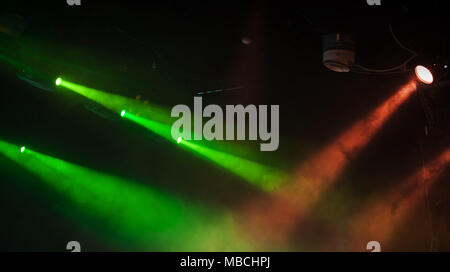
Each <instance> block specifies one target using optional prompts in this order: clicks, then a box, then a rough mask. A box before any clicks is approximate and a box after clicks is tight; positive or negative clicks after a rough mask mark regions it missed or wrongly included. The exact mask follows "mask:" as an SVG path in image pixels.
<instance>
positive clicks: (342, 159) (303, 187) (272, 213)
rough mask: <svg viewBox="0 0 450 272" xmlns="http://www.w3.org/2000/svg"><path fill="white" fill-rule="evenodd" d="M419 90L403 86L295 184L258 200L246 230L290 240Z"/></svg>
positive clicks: (247, 215) (303, 170) (302, 170)
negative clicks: (348, 167) (353, 161)
mask: <svg viewBox="0 0 450 272" xmlns="http://www.w3.org/2000/svg"><path fill="white" fill-rule="evenodd" d="M414 90H416V84H415V83H414V81H412V82H410V83H408V84H406V85H405V86H403V87H402V88H401V89H400V90H399V91H397V92H396V93H395V94H394V95H393V96H391V97H390V98H389V99H388V100H386V101H385V102H384V103H383V104H381V105H380V106H378V107H377V108H376V109H375V110H374V111H372V112H371V113H369V115H368V116H366V117H365V118H364V119H362V120H360V121H358V122H357V123H355V124H354V125H353V126H351V127H350V128H349V129H347V130H346V131H344V132H343V133H342V134H341V135H339V136H338V137H337V138H336V139H335V140H334V141H333V142H332V143H331V144H329V145H328V146H326V147H325V148H324V149H322V150H321V151H320V152H319V153H317V154H316V155H315V156H313V157H312V158H311V159H310V160H309V161H307V162H306V163H303V164H302V165H300V166H299V168H298V169H297V172H296V174H295V176H294V177H293V178H292V179H293V180H292V182H291V183H290V184H288V185H287V186H286V187H284V188H281V189H280V190H279V191H277V192H275V193H274V194H273V195H271V196H268V197H265V198H262V199H258V200H256V201H254V202H252V203H251V204H250V206H248V207H247V208H246V210H245V211H244V213H243V220H245V222H246V224H247V225H246V228H249V229H251V232H252V233H255V234H257V235H258V237H259V238H258V239H260V240H261V236H263V237H266V238H267V239H268V241H267V242H269V240H270V239H272V241H270V242H272V243H273V242H274V241H273V240H275V241H279V242H282V241H284V240H286V239H288V238H289V234H290V232H291V231H293V229H294V228H295V227H296V226H298V225H299V223H301V219H303V218H304V217H305V215H306V214H307V212H308V211H310V209H311V208H312V206H313V205H314V204H316V203H317V201H319V200H320V197H321V194H322V193H323V192H324V191H326V190H327V189H328V188H329V186H330V185H331V184H332V183H333V181H335V180H336V179H337V178H338V176H339V175H340V174H341V173H342V171H343V170H344V168H345V166H346V165H347V163H348V161H349V157H353V156H355V155H356V154H357V153H358V152H359V151H360V150H361V149H362V148H363V147H364V146H365V145H367V143H368V142H369V141H370V139H371V138H372V137H373V135H374V134H375V133H376V132H377V131H378V130H379V129H380V128H381V126H382V125H383V124H384V123H385V122H386V120H387V119H388V118H389V116H391V115H392V113H393V112H394V111H395V110H396V109H397V108H398V107H399V106H400V105H401V104H402V103H403V102H404V101H405V100H406V99H407V98H408V97H409V96H410V95H411V93H412V92H413V91H414Z"/></svg>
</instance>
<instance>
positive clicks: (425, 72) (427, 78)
mask: <svg viewBox="0 0 450 272" xmlns="http://www.w3.org/2000/svg"><path fill="white" fill-rule="evenodd" d="M414 71H415V72H416V76H417V78H418V79H419V80H420V81H421V82H423V83H425V84H431V83H433V74H432V73H431V71H430V70H429V69H428V68H426V67H424V66H422V65H418V66H416V69H414Z"/></svg>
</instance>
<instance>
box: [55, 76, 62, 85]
mask: <svg viewBox="0 0 450 272" xmlns="http://www.w3.org/2000/svg"><path fill="white" fill-rule="evenodd" d="M55 84H56V86H59V85H60V84H61V78H60V77H58V78H57V79H56V81H55Z"/></svg>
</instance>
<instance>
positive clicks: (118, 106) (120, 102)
mask: <svg viewBox="0 0 450 272" xmlns="http://www.w3.org/2000/svg"><path fill="white" fill-rule="evenodd" d="M55 84H56V85H57V86H60V87H64V88H66V89H69V90H71V91H74V92H76V93H78V94H80V95H82V96H84V97H86V98H88V99H91V100H93V101H95V102H97V103H99V104H100V105H103V106H104V107H106V108H108V109H110V110H111V111H113V112H116V113H118V114H119V113H120V112H121V111H122V110H126V112H128V113H134V114H139V115H140V116H143V117H147V118H151V119H152V120H157V121H159V122H163V123H170V122H171V119H170V112H168V111H167V110H166V109H164V108H162V107H159V106H157V105H154V104H151V103H147V104H145V103H143V102H141V101H138V100H135V99H131V98H127V97H123V96H120V95H117V94H111V93H107V92H104V91H100V90H97V89H93V88H89V87H86V86H83V85H80V84H77V83H73V82H70V81H67V80H65V79H63V78H60V77H59V78H57V79H56V81H55Z"/></svg>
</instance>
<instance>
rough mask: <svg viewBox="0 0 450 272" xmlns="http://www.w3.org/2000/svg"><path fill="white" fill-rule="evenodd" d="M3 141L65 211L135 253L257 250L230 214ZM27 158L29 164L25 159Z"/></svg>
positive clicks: (4, 150) (0, 146) (2, 149)
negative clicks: (22, 151) (59, 199)
mask: <svg viewBox="0 0 450 272" xmlns="http://www.w3.org/2000/svg"><path fill="white" fill-rule="evenodd" d="M19 149H20V147H19V146H16V145H13V144H10V143H7V142H3V141H0V154H3V155H4V156H5V157H6V158H8V159H10V160H11V161H13V162H15V163H17V164H18V165H19V166H21V167H23V168H24V169H26V170H27V171H28V172H29V173H31V174H33V175H34V176H36V177H38V178H36V180H41V181H42V182H43V183H44V184H45V185H47V186H49V187H51V188H52V189H54V191H55V193H58V194H61V195H62V196H64V200H65V201H67V204H64V205H61V203H59V202H58V206H63V207H62V208H61V209H60V211H61V212H63V213H65V214H66V215H67V216H68V217H69V218H71V219H72V218H75V219H73V220H77V221H76V222H78V223H80V224H81V225H82V226H88V227H90V230H92V231H95V233H96V234H97V235H98V236H100V237H101V238H102V239H107V240H108V242H109V243H112V244H114V245H118V246H121V248H129V249H130V250H133V251H136V250H143V251H148V250H157V251H242V250H245V251H246V250H252V249H253V246H252V245H250V243H249V241H247V240H245V239H244V238H243V237H242V236H241V233H238V232H237V231H236V230H235V227H234V220H233V216H232V214H231V213H230V212H229V211H227V210H224V209H220V208H211V207H202V206H200V205H197V204H192V203H190V202H188V201H187V200H185V199H182V198H180V197H175V196H173V195H170V194H167V193H165V192H163V191H162V190H159V189H156V188H152V187H151V186H148V185H144V184H141V183H137V182H134V181H130V180H127V179H124V178H120V177H116V176H113V175H109V174H105V173H102V172H99V171H95V170H93V169H90V168H86V167H83V166H79V165H76V164H73V163H70V162H67V161H64V160H62V159H59V158H55V157H51V156H48V155H45V154H42V153H38V152H36V151H33V150H30V149H27V152H26V153H25V154H24V155H19V154H18V152H17V150H19ZM23 156H26V158H27V159H23Z"/></svg>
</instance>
